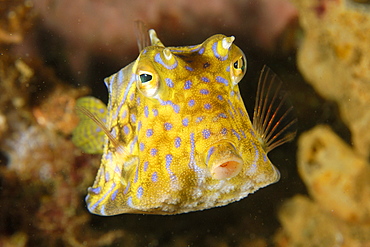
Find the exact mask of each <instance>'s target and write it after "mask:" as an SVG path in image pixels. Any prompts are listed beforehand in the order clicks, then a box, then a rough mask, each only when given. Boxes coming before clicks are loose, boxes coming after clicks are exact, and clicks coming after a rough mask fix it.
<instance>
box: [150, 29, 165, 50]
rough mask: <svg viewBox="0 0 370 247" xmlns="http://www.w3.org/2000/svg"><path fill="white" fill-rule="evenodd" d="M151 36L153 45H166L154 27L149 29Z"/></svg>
mask: <svg viewBox="0 0 370 247" xmlns="http://www.w3.org/2000/svg"><path fill="white" fill-rule="evenodd" d="M149 38H150V43H151V45H155V46H161V47H164V45H163V44H162V42H161V41H160V40H159V39H158V36H157V33H156V32H155V30H154V29H149Z"/></svg>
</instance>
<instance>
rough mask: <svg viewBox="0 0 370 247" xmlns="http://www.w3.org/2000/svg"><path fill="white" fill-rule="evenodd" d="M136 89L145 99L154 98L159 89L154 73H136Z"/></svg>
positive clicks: (141, 71) (139, 71)
mask: <svg viewBox="0 0 370 247" xmlns="http://www.w3.org/2000/svg"><path fill="white" fill-rule="evenodd" d="M136 74H137V75H138V77H139V78H138V80H137V88H138V89H139V91H140V92H141V93H142V94H144V95H145V96H147V97H154V96H155V95H156V94H157V92H158V88H159V79H158V76H157V74H156V73H151V72H149V71H144V70H138V71H137V73H136Z"/></svg>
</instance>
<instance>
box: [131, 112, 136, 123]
mask: <svg viewBox="0 0 370 247" xmlns="http://www.w3.org/2000/svg"><path fill="white" fill-rule="evenodd" d="M131 121H132V122H133V123H135V122H136V116H135V114H131Z"/></svg>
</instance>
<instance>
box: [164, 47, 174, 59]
mask: <svg viewBox="0 0 370 247" xmlns="http://www.w3.org/2000/svg"><path fill="white" fill-rule="evenodd" d="M163 55H164V58H165V59H166V60H168V61H171V59H172V58H173V56H172V53H171V51H170V49H168V48H165V49H164V50H163Z"/></svg>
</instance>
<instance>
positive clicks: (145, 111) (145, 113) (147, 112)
mask: <svg viewBox="0 0 370 247" xmlns="http://www.w3.org/2000/svg"><path fill="white" fill-rule="evenodd" d="M144 115H145V117H148V116H149V109H148V107H147V106H145V107H144Z"/></svg>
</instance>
